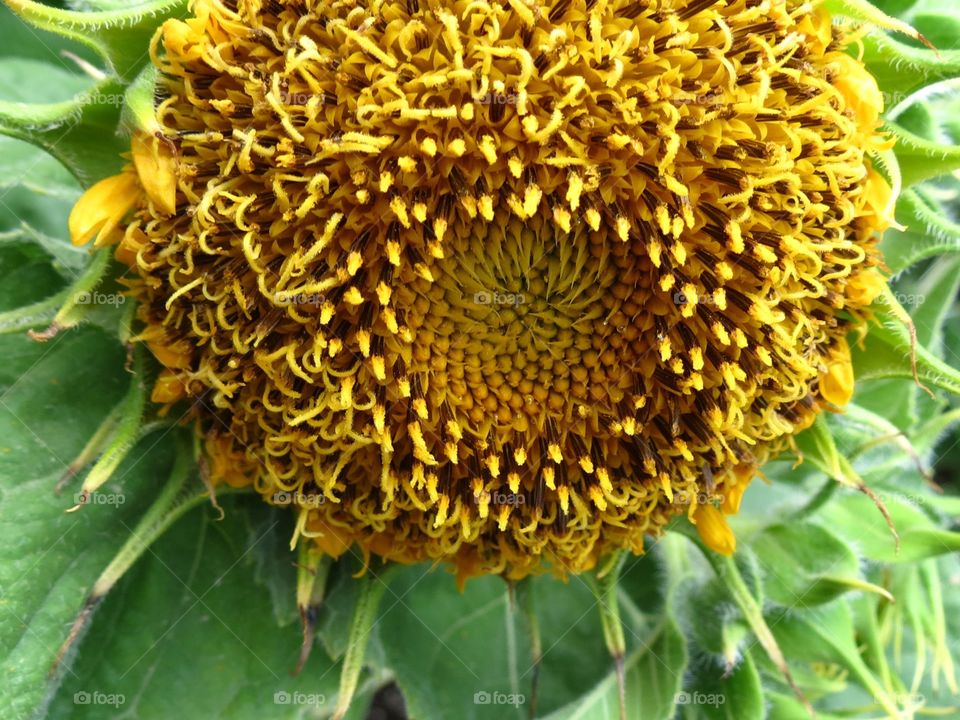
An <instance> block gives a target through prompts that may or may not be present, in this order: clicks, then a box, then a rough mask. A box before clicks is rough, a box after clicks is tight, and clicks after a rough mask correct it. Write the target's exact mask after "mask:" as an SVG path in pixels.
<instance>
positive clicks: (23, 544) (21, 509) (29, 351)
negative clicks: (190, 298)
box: [0, 330, 169, 718]
mask: <svg viewBox="0 0 960 720" xmlns="http://www.w3.org/2000/svg"><path fill="white" fill-rule="evenodd" d="M0 355H2V356H3V358H4V362H3V365H2V367H0V438H2V440H0V491H2V494H3V502H4V522H3V524H2V533H3V538H2V542H0V553H2V555H3V558H2V562H0V586H2V588H3V608H4V612H3V613H0V657H2V659H3V668H4V677H5V678H6V680H5V682H4V683H3V687H2V688H0V715H2V716H3V717H10V718H22V717H30V716H32V715H33V714H34V710H35V709H36V708H37V707H38V706H39V705H40V704H41V702H42V701H43V699H44V697H45V696H46V695H47V692H48V690H47V675H48V672H49V671H50V668H51V666H52V664H53V661H54V658H55V655H56V653H57V650H58V648H59V647H60V645H61V643H62V642H63V640H64V639H65V638H66V633H67V632H68V630H69V628H70V624H71V622H72V621H73V619H74V617H76V615H77V613H78V612H79V611H80V609H81V607H82V605H83V602H84V598H85V596H86V593H87V591H88V590H89V589H90V586H91V585H92V583H93V582H94V580H95V579H96V578H97V576H98V575H99V574H100V572H101V571H102V570H103V568H104V567H106V565H107V563H108V562H109V561H110V559H111V558H112V557H113V555H114V553H116V551H117V550H118V549H119V547H120V545H121V543H122V542H123V540H124V539H125V538H126V537H127V535H128V534H129V528H130V527H133V525H134V524H135V522H136V519H137V518H138V517H139V516H140V514H141V513H142V511H143V510H144V508H145V505H146V503H147V502H148V501H149V499H150V497H151V493H152V489H151V485H152V482H153V480H154V478H155V477H159V476H162V474H163V473H164V472H165V468H166V466H167V465H168V462H169V457H168V452H169V445H168V444H167V443H163V442H159V443H158V442H156V441H154V443H155V448H154V449H153V450H152V452H149V453H145V452H141V453H140V454H139V455H138V458H137V460H136V461H131V462H128V463H126V464H125V465H123V466H121V468H120V470H119V472H118V474H117V476H116V479H115V481H114V482H113V483H111V484H110V485H109V486H108V487H107V488H106V492H107V494H106V495H105V496H104V498H102V500H104V501H103V502H98V504H96V505H91V506H89V507H86V508H84V509H83V511H82V512H80V513H73V514H69V515H67V514H65V513H64V511H65V510H66V509H67V508H69V507H70V506H72V505H74V504H75V500H74V498H73V491H72V490H70V491H68V492H67V494H65V495H63V496H60V497H58V496H56V495H55V494H54V486H55V485H56V483H57V480H58V479H59V478H60V476H61V475H62V473H63V472H64V470H65V469H66V468H67V465H68V462H69V460H70V459H72V458H73V457H75V456H76V455H77V454H78V453H79V451H80V449H81V448H82V447H83V445H84V444H85V443H86V440H87V437H88V436H89V435H90V434H92V432H93V431H94V430H95V429H96V427H97V426H98V425H99V423H100V421H101V420H102V419H103V418H104V417H105V416H106V415H107V413H108V412H109V410H110V408H111V407H112V406H113V405H114V404H115V403H116V402H117V401H118V400H119V397H120V395H121V394H122V392H123V384H124V380H123V379H122V377H121V376H120V375H118V374H117V373H115V372H112V371H109V370H107V369H108V368H120V367H122V366H123V353H122V351H121V349H120V348H119V346H118V345H117V344H116V342H114V341H111V340H109V339H108V338H107V337H106V336H105V335H104V334H103V333H101V332H99V331H96V330H87V331H83V332H76V333H71V334H70V335H69V336H63V338H62V339H59V340H58V341H57V342H56V345H55V346H43V345H39V344H37V343H32V342H30V341H29V340H27V339H26V338H25V337H6V338H2V339H0ZM68 408H69V413H70V416H71V418H72V422H70V423H64V422H62V417H63V413H64V412H67V409H68Z"/></svg>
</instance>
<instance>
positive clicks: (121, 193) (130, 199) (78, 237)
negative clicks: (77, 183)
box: [68, 172, 139, 246]
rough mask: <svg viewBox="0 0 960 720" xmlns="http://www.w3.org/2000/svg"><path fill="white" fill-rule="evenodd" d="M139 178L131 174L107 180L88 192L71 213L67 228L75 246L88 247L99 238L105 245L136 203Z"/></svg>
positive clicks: (99, 241) (97, 243) (98, 240)
mask: <svg viewBox="0 0 960 720" xmlns="http://www.w3.org/2000/svg"><path fill="white" fill-rule="evenodd" d="M138 194H139V188H138V186H137V176H136V175H135V174H134V173H132V172H122V173H120V174H119V175H113V176H112V177H108V178H105V179H103V180H101V181H100V182H98V183H97V184H96V185H94V186H93V187H91V188H90V189H89V190H87V191H86V192H85V193H84V194H83V195H81V196H80V199H79V200H78V201H77V204H76V205H74V206H73V210H71V211H70V219H69V221H68V226H69V228H70V239H71V240H72V241H73V244H74V245H85V244H86V243H88V242H90V240H92V239H93V238H94V237H96V239H97V240H96V243H95V244H96V245H97V246H100V245H104V244H105V243H106V242H107V239H108V238H109V236H110V234H111V233H112V232H113V231H114V230H115V229H116V227H117V225H119V224H120V222H121V221H122V220H123V218H124V216H125V215H126V214H127V213H128V212H130V209H131V208H132V207H133V205H134V203H135V202H136V201H137V195H138Z"/></svg>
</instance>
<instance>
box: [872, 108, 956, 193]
mask: <svg viewBox="0 0 960 720" xmlns="http://www.w3.org/2000/svg"><path fill="white" fill-rule="evenodd" d="M884 130H886V131H887V132H889V133H890V134H891V135H892V136H893V138H894V139H895V140H896V145H894V148H893V151H894V153H896V155H897V161H898V162H899V164H900V175H901V178H902V180H903V187H904V188H909V187H911V186H912V185H916V184H917V183H920V182H923V181H924V180H930V179H932V178H935V177H939V176H941V175H947V174H949V173H952V172H954V171H955V170H960V147H954V146H949V145H940V144H938V143H934V142H931V141H929V140H925V139H924V138H922V137H920V136H919V135H915V134H913V133H912V132H910V131H909V130H907V129H906V128H904V127H902V126H900V125H898V124H896V123H894V122H888V123H887V124H886V125H885V126H884Z"/></svg>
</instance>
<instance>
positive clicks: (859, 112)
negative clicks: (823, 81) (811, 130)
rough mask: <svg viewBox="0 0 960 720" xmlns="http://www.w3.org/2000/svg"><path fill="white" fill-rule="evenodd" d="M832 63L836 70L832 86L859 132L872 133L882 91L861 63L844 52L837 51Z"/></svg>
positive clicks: (877, 115)
mask: <svg viewBox="0 0 960 720" xmlns="http://www.w3.org/2000/svg"><path fill="white" fill-rule="evenodd" d="M833 65H834V69H835V71H836V76H835V78H834V80H833V86H834V87H835V88H836V89H837V90H839V91H840V94H841V95H843V98H844V100H846V104H847V108H848V109H850V110H852V111H853V114H854V115H855V116H856V119H857V126H858V127H859V128H860V130H861V132H863V133H864V134H865V135H868V136H869V135H871V134H873V131H874V130H875V129H876V127H877V125H878V124H879V122H880V113H882V112H883V93H881V92H880V88H879V87H878V86H877V81H876V80H875V79H874V77H873V75H871V74H870V73H869V72H867V69H866V68H865V67H864V66H863V64H862V63H860V62H858V61H857V60H856V59H854V58H853V57H851V56H850V55H847V54H846V53H837V56H836V58H835V59H834V61H833Z"/></svg>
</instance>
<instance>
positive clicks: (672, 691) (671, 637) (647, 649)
mask: <svg viewBox="0 0 960 720" xmlns="http://www.w3.org/2000/svg"><path fill="white" fill-rule="evenodd" d="M686 660H687V653H686V644H685V642H684V639H683V635H681V634H680V631H679V629H678V628H677V626H676V624H675V623H674V622H673V621H672V620H670V618H669V615H667V616H665V617H664V621H663V624H662V625H661V626H660V627H658V628H657V629H656V630H655V631H654V632H653V634H652V637H650V638H649V639H647V640H646V641H645V642H644V646H643V647H642V648H640V649H638V650H636V651H634V652H633V653H631V654H630V655H628V656H627V661H626V663H625V668H626V707H627V717H634V716H635V715H636V714H637V713H642V717H643V718H644V720H670V719H671V718H673V717H674V712H675V708H676V706H677V703H678V702H683V701H684V700H686V699H688V698H689V697H690V696H689V694H685V693H683V692H682V691H681V687H682V680H683V669H684V667H685V665H686ZM490 717H498V716H495V715H491V716H490ZM544 720H620V699H619V690H618V688H617V678H616V675H615V674H614V673H611V674H610V675H608V676H607V677H606V678H604V679H603V681H602V682H600V683H599V684H598V685H597V686H596V687H595V688H594V689H593V690H592V691H590V693H588V694H587V695H586V696H585V697H584V698H583V699H581V700H577V701H575V702H573V703H571V704H570V705H568V706H566V707H563V708H561V709H559V710H557V711H556V712H554V713H551V714H549V715H547V716H546V717H545V718H544Z"/></svg>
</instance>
